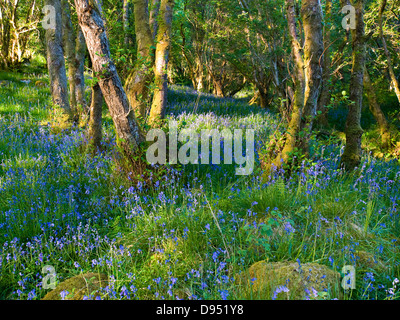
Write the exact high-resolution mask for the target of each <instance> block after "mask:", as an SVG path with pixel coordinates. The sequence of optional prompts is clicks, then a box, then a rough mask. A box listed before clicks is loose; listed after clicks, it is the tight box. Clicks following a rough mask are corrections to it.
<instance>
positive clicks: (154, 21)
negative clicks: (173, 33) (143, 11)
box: [149, 0, 163, 40]
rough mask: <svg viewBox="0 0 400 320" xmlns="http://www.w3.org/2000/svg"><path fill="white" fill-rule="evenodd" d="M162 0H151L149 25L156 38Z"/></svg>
mask: <svg viewBox="0 0 400 320" xmlns="http://www.w3.org/2000/svg"><path fill="white" fill-rule="evenodd" d="M162 1H163V0H151V2H150V13H149V25H150V31H151V34H152V36H153V39H154V40H156V37H157V34H158V16H159V12H160V7H161V6H162V4H161V2H162Z"/></svg>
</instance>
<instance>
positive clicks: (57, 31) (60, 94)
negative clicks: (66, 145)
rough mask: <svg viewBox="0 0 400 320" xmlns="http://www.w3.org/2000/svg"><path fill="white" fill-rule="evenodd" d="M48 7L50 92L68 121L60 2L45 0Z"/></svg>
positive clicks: (47, 34) (47, 42)
mask: <svg viewBox="0 0 400 320" xmlns="http://www.w3.org/2000/svg"><path fill="white" fill-rule="evenodd" d="M45 4H46V5H48V6H53V7H54V9H55V14H56V15H55V28H54V29H51V28H48V29H46V46H47V67H48V70H49V78H50V91H51V96H52V99H53V103H54V104H56V105H58V106H59V107H61V108H62V109H63V111H64V112H65V113H66V115H67V116H68V119H69V120H72V119H73V112H72V110H71V107H70V104H69V101H68V82H67V76H66V70H65V60H64V51H63V47H62V18H61V3H60V0H46V2H45Z"/></svg>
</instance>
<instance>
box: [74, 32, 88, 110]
mask: <svg viewBox="0 0 400 320" xmlns="http://www.w3.org/2000/svg"><path fill="white" fill-rule="evenodd" d="M77 29H78V30H77V33H78V34H77V37H76V55H75V66H76V74H75V96H76V103H77V105H78V106H80V108H82V110H83V112H84V113H88V110H87V109H88V107H87V102H86V98H85V76H84V72H85V57H86V43H85V36H84V35H83V32H82V30H81V27H80V26H78V27H77Z"/></svg>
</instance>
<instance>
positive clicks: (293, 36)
mask: <svg viewBox="0 0 400 320" xmlns="http://www.w3.org/2000/svg"><path fill="white" fill-rule="evenodd" d="M285 5H286V15H287V21H288V29H289V36H290V41H291V47H292V56H293V62H294V74H295V83H294V85H295V92H294V97H293V108H292V115H291V118H290V122H289V125H288V129H287V132H286V135H285V145H284V147H283V149H282V151H281V152H279V153H278V155H277V156H276V158H275V159H274V160H273V161H272V165H273V166H274V167H276V168H280V167H281V166H282V164H283V163H287V162H288V160H289V159H290V158H291V157H292V155H291V153H292V152H293V151H294V150H295V146H296V141H297V139H298V134H299V131H300V124H301V116H302V111H303V106H304V88H305V75H304V71H303V68H304V63H303V58H302V49H301V46H300V42H299V37H298V33H297V28H296V11H295V10H296V4H295V1H294V0H286V1H285ZM267 169H268V170H267V172H268V171H269V169H270V168H267Z"/></svg>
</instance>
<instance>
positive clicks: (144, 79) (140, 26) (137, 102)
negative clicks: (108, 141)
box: [125, 0, 154, 119]
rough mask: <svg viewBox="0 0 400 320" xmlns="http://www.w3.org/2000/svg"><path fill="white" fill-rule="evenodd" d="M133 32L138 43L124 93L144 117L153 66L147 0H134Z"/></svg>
mask: <svg viewBox="0 0 400 320" xmlns="http://www.w3.org/2000/svg"><path fill="white" fill-rule="evenodd" d="M134 14H135V33H136V42H137V45H138V51H137V60H136V65H135V68H134V70H133V72H131V73H130V74H129V76H128V78H127V80H126V85H125V89H126V93H127V96H128V99H129V102H130V104H131V106H132V108H133V110H134V111H135V114H136V116H137V117H138V118H142V119H144V118H145V115H146V105H147V99H148V95H149V89H148V86H149V85H150V82H151V67H152V66H153V52H154V50H153V49H152V47H153V37H152V34H151V31H150V26H149V13H148V1H147V0H134Z"/></svg>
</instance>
